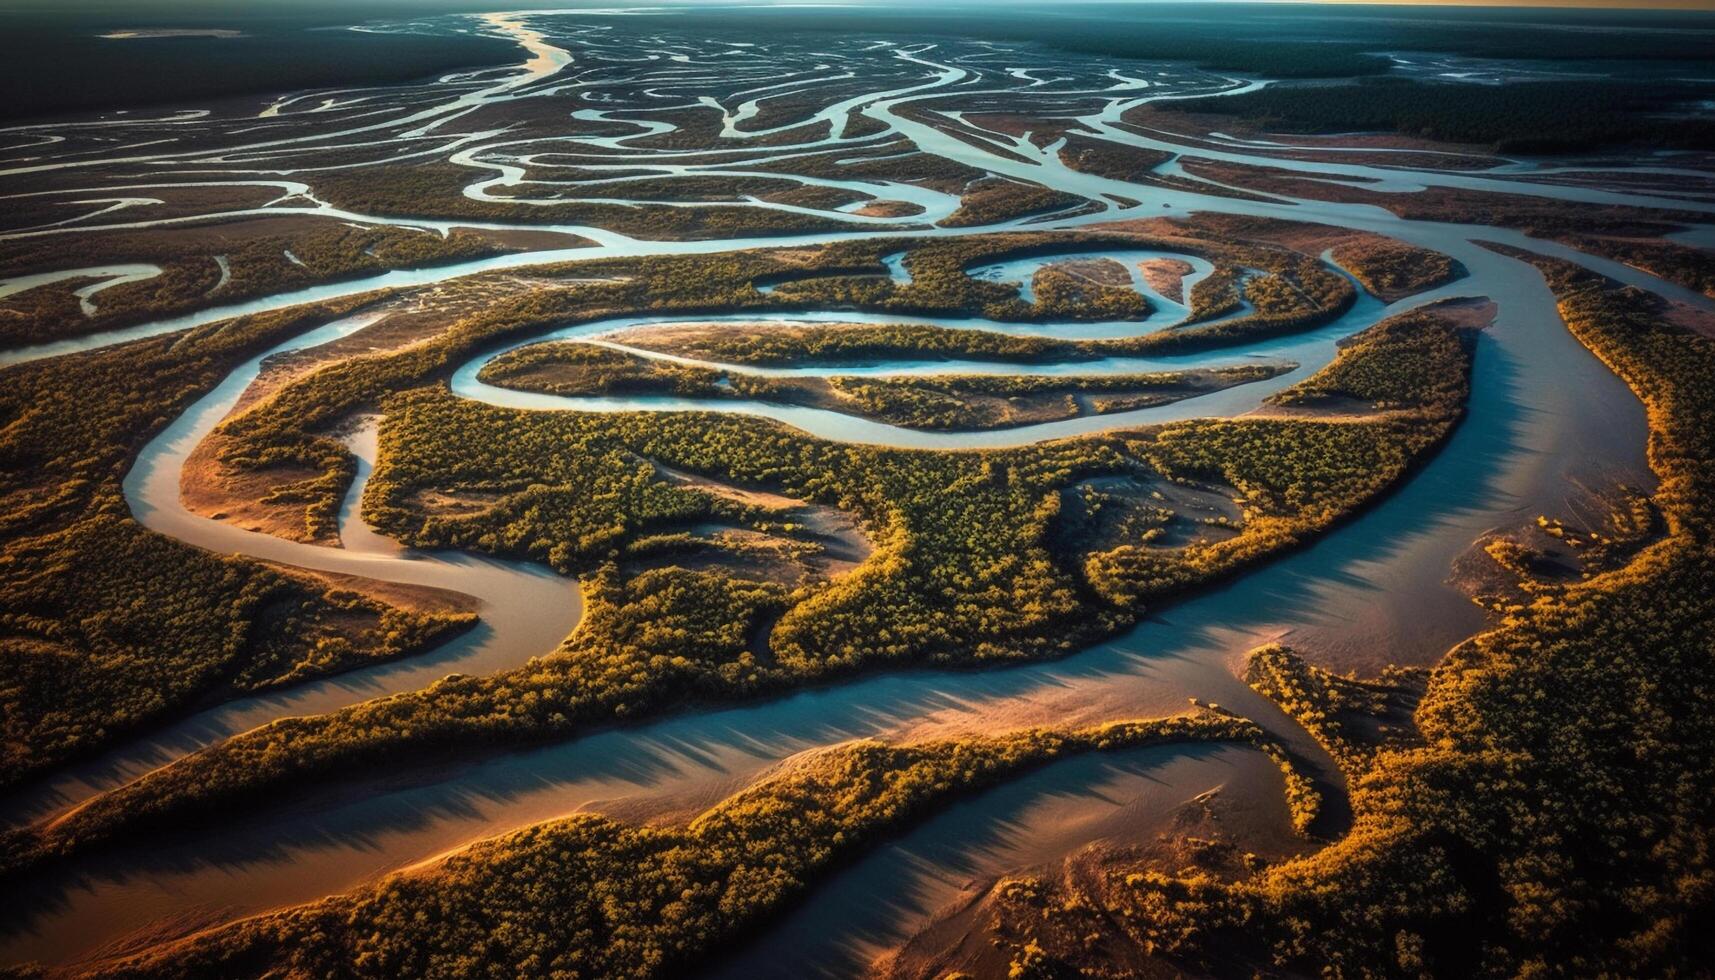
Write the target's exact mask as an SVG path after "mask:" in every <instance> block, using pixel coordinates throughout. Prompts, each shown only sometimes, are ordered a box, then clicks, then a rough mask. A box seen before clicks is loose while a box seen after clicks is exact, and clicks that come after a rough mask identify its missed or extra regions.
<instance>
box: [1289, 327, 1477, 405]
mask: <svg viewBox="0 0 1715 980" xmlns="http://www.w3.org/2000/svg"><path fill="white" fill-rule="evenodd" d="M1469 357H1470V338H1469V334H1468V333H1467V332H1465V331H1462V330H1460V329H1458V328H1457V327H1455V326H1452V325H1449V324H1448V322H1447V321H1446V320H1445V319H1444V318H1443V317H1442V316H1440V315H1438V314H1436V313H1435V312H1434V310H1425V311H1413V312H1410V313H1406V314H1404V315H1402V316H1396V317H1391V318H1389V319H1387V320H1384V321H1382V322H1381V323H1378V324H1376V325H1375V326H1373V327H1371V328H1369V329H1368V330H1365V331H1364V332H1363V333H1360V334H1357V335H1355V336H1353V337H1351V338H1349V339H1348V340H1346V341H1345V342H1344V343H1343V344H1342V345H1341V348H1340V355H1339V356H1338V357H1336V358H1335V359H1334V362H1333V363H1332V364H1329V365H1328V366H1327V367H1326V368H1323V369H1322V370H1321V371H1319V372H1317V374H1316V376H1315V377H1313V378H1309V379H1307V380H1306V381H1304V382H1303V383H1301V384H1298V385H1294V386H1293V387H1291V388H1288V389H1287V390H1285V391H1283V392H1280V393H1279V394H1276V395H1274V396H1273V397H1271V398H1270V399H1269V400H1270V401H1272V402H1274V403H1275V404H1278V405H1291V406H1312V405H1318V404H1326V403H1330V402H1334V403H1338V402H1340V401H1342V400H1350V401H1356V402H1361V403H1364V404H1365V405H1368V406H1370V407H1372V408H1380V409H1420V410H1424V411H1430V412H1434V413H1437V414H1443V415H1444V414H1447V413H1450V412H1456V411H1458V409H1459V406H1460V405H1461V404H1462V403H1463V402H1464V400H1465V395H1466V386H1465V383H1464V376H1463V373H1462V372H1460V371H1459V370H1457V369H1456V367H1455V365H1458V364H1460V363H1463V362H1464V361H1466V360H1467V359H1469Z"/></svg>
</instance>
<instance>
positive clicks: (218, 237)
mask: <svg viewBox="0 0 1715 980" xmlns="http://www.w3.org/2000/svg"><path fill="white" fill-rule="evenodd" d="M259 224H261V225H262V226H263V227H261V228H257V229H255V232H254V233H249V234H246V233H234V234H228V233H226V232H225V231H223V230H222V229H221V228H220V226H212V227H210V228H208V229H206V230H205V229H195V230H194V231H193V232H178V233H176V235H175V234H159V233H157V234H154V235H143V234H110V235H104V236H96V237H94V238H91V237H89V236H78V237H69V236H67V237H59V238H48V239H26V240H24V241H19V242H12V243H8V244H6V245H3V246H0V268H6V269H8V270H9V271H17V272H26V271H51V270H55V269H65V268H82V267H86V266H92V265H99V264H111V263H119V262H150V263H155V264H157V265H159V266H160V267H161V274H160V275H157V276H154V277H151V278H148V279H144V280H141V281H138V282H130V283H121V284H119V285H116V286H111V287H108V288H106V289H103V290H102V291H101V292H100V293H98V294H96V296H95V300H96V308H95V313H94V315H93V316H85V315H84V313H83V310H82V309H81V308H80V306H79V304H78V303H77V301H76V300H75V298H73V296H72V290H73V289H76V288H78V287H79V286H81V285H85V284H87V281H84V280H77V281H71V282H61V283H56V284H54V285H51V286H40V287H37V288H35V289H29V290H25V291H23V292H20V293H15V294H13V295H12V296H8V297H6V298H5V299H4V300H0V344H3V345H5V346H8V347H14V346H19V345H23V344H33V343H41V342H43V341H48V340H54V339H57V338H61V337H71V336H78V335H82V334H87V333H94V332H96V331H98V330H112V329H115V328H118V327H123V326H129V325H131V324H134V323H142V322H144V321H146V320H154V319H160V318H163V317H169V316H174V315H176V314H180V313H188V312H190V311H192V310H197V309H201V308H203V307H205V306H209V305H219V304H225V303H236V302H240V301H242V300H246V299H252V298H255V297H257V296H264V295H268V294H271V293H280V292H287V291H290V290H293V289H301V288H304V287H306V286H312V285H316V284H319V283H326V282H335V281H338V280H340V279H349V278H354V277H357V276H363V275H368V274H371V273H375V272H381V271H385V270H387V269H399V268H420V267H423V266H429V265H436V264H443V263H448V262H456V261H460V260H464V259H474V258H480V257H482V256H485V255H495V254H498V253H500V252H503V251H507V249H505V248H503V247H501V246H500V245H498V244H497V243H496V242H494V241H493V240H491V239H489V238H487V237H485V236H483V235H481V234H478V233H476V232H471V231H467V230H464V229H459V230H455V231H453V232H452V233H451V234H449V235H448V236H447V237H445V238H442V237H441V236H439V235H436V234H430V233H425V232H421V231H414V230H411V229H407V228H353V227H351V226H349V225H345V224H341V223H331V222H330V223H328V224H325V225H324V224H311V225H309V226H308V227H303V226H301V225H294V224H290V223H286V222H281V223H280V226H279V227H278V228H276V227H273V226H271V225H269V224H268V223H266V222H263V223H259ZM240 227H243V226H240ZM288 253H290V257H288ZM216 255H219V256H220V257H221V258H222V259H224V260H225V261H226V266H227V270H228V272H229V275H228V276H224V277H223V274H222V271H221V267H220V264H219V263H218V262H216V261H215V256H216ZM293 259H296V260H297V261H293ZM223 278H224V281H223Z"/></svg>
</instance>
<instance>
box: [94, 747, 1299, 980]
mask: <svg viewBox="0 0 1715 980" xmlns="http://www.w3.org/2000/svg"><path fill="white" fill-rule="evenodd" d="M1221 741H1226V742H1233V741H1236V742H1247V743H1251V744H1255V745H1259V746H1261V745H1268V746H1270V747H1273V746H1274V742H1273V740H1272V739H1270V738H1269V737H1268V736H1267V735H1265V734H1264V733H1263V732H1262V730H1261V729H1259V728H1258V727H1257V726H1256V725H1254V724H1252V723H1251V722H1249V721H1244V720H1241V719H1237V718H1230V717H1226V716H1218V715H1194V716H1179V717H1174V718H1165V719H1161V720H1159V721H1143V722H1120V723H1115V724H1110V725H1104V726H1102V727H1100V728H1094V729H1083V730H1073V731H1066V730H1058V731H1057V730H1050V729H1033V730H1028V731H1022V732H1017V733H1014V734H1010V735H1001V736H994V737H980V738H969V739H963V740H958V741H945V742H928V743H922V744H916V745H898V746H895V745H885V744H882V743H879V742H874V741H865V742H857V743H852V744H848V745H843V746H840V747H837V748H833V749H828V750H825V751H823V752H820V753H817V754H815V755H813V756H811V757H809V758H808V759H805V760H801V761H798V762H795V763H794V764H792V765H791V767H790V768H788V769H787V770H786V771H785V772H784V773H782V774H780V775H778V776H775V777H773V778H770V779H768V780H767V781H765V782H762V783H759V784H757V785H755V786H753V787H751V788H749V789H747V790H745V791H743V792H741V793H739V794H737V795H735V796H733V797H731V798H729V799H727V800H725V801H723V802H721V803H720V804H719V805H717V806H715V807H714V808H713V809H710V810H708V811H706V812H705V813H703V814H701V815H700V816H698V817H696V818H695V819H693V820H692V821H690V823H689V824H688V825H686V826H683V827H649V826H633V825H628V824H623V823H618V822H616V821H613V820H610V819H607V818H605V817H600V816H595V815H592V814H585V815H579V816H574V817H570V818H567V819H564V820H556V821H551V822H549V823H543V824H538V825H536V826H534V827H530V828H528V829H526V830H522V831H518V832H516V833H512V834H507V835H506V836H503V837H498V838H495V839H493V840H487V841H483V842H481V843H478V844H476V845H473V846H472V847H470V848H468V849H467V850H464V851H461V852H460V853H458V854H456V855H454V856H453V857H451V858H449V859H448V860H446V861H445V862H443V863H442V864H440V865H438V866H437V867H435V868H434V869H432V870H430V871H427V872H420V873H407V874H400V875H395V876H393V877H391V878H388V879H386V880H385V881H383V882H381V883H380V884H379V885H376V886H374V887H371V888H367V889H364V890H362V891H358V892H355V893H352V894H350V895H342V896H336V897H334V898H329V899H324V900H322V901H320V902H316V903H313V904H311V905H307V906H303V907H300V908H296V909H291V910H288V911H285V912H276V913H270V914H267V915H264V916H260V917H257V918H252V919H246V920H243V921H241V922H238V923H235V924H233V925H229V926H225V927H222V928H220V929H216V930H214V931H212V932H208V933H203V934H201V935H199V936H196V937H194V938H191V939H187V940H184V941H181V942H179V943H176V944H172V945H169V946H167V947H165V948H163V949H161V950H158V951H152V952H150V953H146V954H143V955H141V956H138V957H135V958H132V959H129V960H125V961H122V962H119V963H114V964H109V965H107V966H104V967H101V968H98V970H97V971H96V972H106V971H107V970H108V969H111V970H112V971H114V972H119V973H123V974H125V975H128V976H138V977H190V976H207V975H212V974H230V973H234V972H244V973H272V972H285V973H292V974H303V975H314V976H335V975H341V976H343V975H352V976H437V975H460V976H472V975H481V976H490V975H492V976H546V975H569V976H601V977H659V976H671V975H676V974H679V973H682V972H684V971H686V970H688V969H690V968H691V967H692V965H693V964H694V963H696V962H698V961H699V958H700V957H703V956H706V955H708V954H710V953H713V952H715V951H717V950H719V949H721V948H723V947H725V946H727V945H729V944H730V943H732V942H733V941H735V940H736V939H737V938H738V937H739V936H741V935H742V934H744V933H745V932H747V931H749V930H753V929H755V928H757V927H758V926H759V925H761V924H762V923H763V922H764V921H765V920H766V919H767V918H768V917H769V916H771V915H775V914H778V913H779V912H780V911H781V910H783V909H784V908H785V907H786V906H787V904H788V903H789V902H791V901H792V900H793V899H795V898H797V897H799V896H801V895H802V894H803V893H805V892H806V891H807V890H809V888H810V887H811V885H812V884H813V883H814V882H815V881H816V880H817V879H819V878H821V877H824V876H825V875H826V874H827V872H828V871H829V870H831V869H832V868H833V867H834V866H836V865H837V864H838V863H839V862H841V861H844V860H849V859H850V858H852V857H853V856H855V855H856V854H858V853H861V851H862V850H863V849H864V848H865V847H866V846H869V845H871V844H873V843H874V842H875V841H877V840H878V839H879V838H880V837H882V836H883V835H885V834H887V833H889V832H894V831H897V830H900V829H902V828H904V827H907V826H910V825H911V824H914V823H917V822H919V821H921V820H923V819H925V818H927V817H929V816H931V815H933V814H934V813H935V812H937V811H938V810H939V809H941V808H942V807H944V806H945V805H946V804H947V802H948V801H949V800H951V799H953V798H956V797H957V796H960V795H964V794H968V793H971V792H973V791H975V790H978V789H981V788H983V787H985V786H988V785H991V784H994V783H996V782H999V781H1001V780H1004V779H1007V778H1011V777H1014V776H1017V775H1018V774H1020V773H1021V772H1024V771H1026V770H1028V769H1032V768H1036V767H1040V766H1042V765H1045V764H1047V763H1049V762H1052V761H1054V760H1057V759H1063V758H1067V757H1070V756H1073V755H1076V754H1081V753H1086V752H1092V751H1103V750H1105V751H1115V750H1120V749H1125V748H1137V747H1142V746H1148V745H1163V744H1174V743H1185V742H1221Z"/></svg>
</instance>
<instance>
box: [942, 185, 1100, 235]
mask: <svg viewBox="0 0 1715 980" xmlns="http://www.w3.org/2000/svg"><path fill="white" fill-rule="evenodd" d="M1082 201H1083V198H1081V197H1078V196H1077V195H1076V194H1068V193H1066V192H1065V191H1057V190H1054V189H1053V188H1049V187H1044V186H1042V185H1041V184H1026V183H1022V182H1020V181H1016V180H1009V179H1007V178H1005V177H983V178H980V179H978V180H975V181H972V182H971V183H970V184H969V185H968V186H966V188H965V192H964V194H963V195H962V196H961V197H960V198H959V209H958V210H957V211H954V212H953V213H952V214H950V215H948V216H947V217H945V218H943V219H941V226H942V227H943V228H971V227H975V226H977V225H993V224H999V223H1000V222H1002V221H1013V220H1016V219H1018V218H1023V217H1028V216H1029V215H1033V214H1043V213H1046V212H1049V211H1060V210H1063V209H1065V208H1069V207H1072V206H1073V205H1076V204H1078V203H1080V202H1082Z"/></svg>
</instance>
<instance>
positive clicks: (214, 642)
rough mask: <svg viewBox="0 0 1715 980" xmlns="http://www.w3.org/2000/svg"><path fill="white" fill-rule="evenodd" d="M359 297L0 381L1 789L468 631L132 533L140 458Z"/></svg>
mask: <svg viewBox="0 0 1715 980" xmlns="http://www.w3.org/2000/svg"><path fill="white" fill-rule="evenodd" d="M357 302H359V301H357V300H352V301H345V302H343V303H340V304H324V305H322V306H317V307H310V308H305V309H298V310H294V311H290V312H282V313H271V314H262V315H257V316H252V317H245V318H242V319H238V320H233V321H226V322H223V323H218V324H213V325H210V326H208V327H204V328H201V329H198V330H196V331H193V332H192V333H190V334H188V335H185V336H184V337H182V338H181V337H173V336H168V337H158V338H153V339H150V340H145V341H139V342H137V343H135V344H128V345H125V346H123V347H116V348H112V349H108V350H102V351H97V352H93V353H89V354H83V355H78V356H75V357H62V358H53V359H50V360H43V361H35V362H31V363H28V364H23V365H19V366H15V367H10V368H7V369H5V371H4V373H3V375H0V376H3V377H4V383H3V384H0V419H4V426H3V427H0V501H3V505H0V515H4V516H3V517H0V537H3V539H4V541H5V547H4V551H3V552H0V595H3V596H4V599H5V601H4V612H0V632H3V634H4V636H3V638H0V649H3V651H4V656H0V717H3V718H4V723H3V724H4V732H5V739H4V744H5V749H4V755H3V758H0V774H3V776H0V784H10V783H15V782H17V781H18V780H21V779H23V778H25V777H27V776H29V775H31V774H33V773H37V772H40V771H41V770H43V769H45V768H47V767H50V766H53V765H55V764H57V763H61V762H64V761H66V760H68V759H71V758H74V757H77V756H80V755H87V754H89V753H91V752H93V751H96V750H98V749H100V748H103V747H105V746H107V745H109V744H111V743H112V742H114V741H115V740H116V739H119V738H122V737H124V736H125V735H127V734H130V733H132V732H134V731H136V730H137V729H139V728H141V727H143V726H146V725H149V724H152V723H158V722H160V721H161V720H163V719H165V718H168V717H171V716H173V715H175V714H182V713H184V712H186V711H188V710H190V709H192V708H194V707H195V706H197V705H199V704H208V703H213V702H217V701H219V700H223V699H225V698H229V697H233V696H236V695H238V694H242V693H248V692H253V691H258V690H263V689H266V688H269V687H277V686H280V685H283V684H287V683H291V682H293V681H297V680H302V679H304V678H308V677H315V676H320V675H325V674H329V673H334V672H337V671H340V670H344V669H348V668H350V667H353V666H357V665H360V664H363V663H369V662H374V661H376V660H379V659H384V658H388V657H394V656H398V655H400V654H403V653H408V652H412V651H414V650H419V649H422V648H424V647H425V646H427V645H429V644H431V643H433V642H436V641H437V640H438V639H440V638H441V637H444V636H446V635H447V634H448V632H449V631H450V630H452V629H456V628H460V627H462V626H464V625H468V624H469V622H470V618H469V617H464V616H444V615H420V614H416V613H408V612H405V611H403V610H400V609H396V608H393V607H390V606H387V605H384V604H382V603H379V602H376V601H374V600H371V599H367V598H363V597H361V596H358V595H356V594H354V593H351V592H346V591H342V590H337V589H330V588H328V587H327V586H326V585H325V584H324V583H321V582H319V581H316V580H312V579H309V578H305V577H299V576H295V575H288V574H284V573H281V572H279V571H275V570H273V569H271V568H269V567H267V566H264V565H262V564H260V563H257V562H252V561H247V560H242V559H236V558H232V557H227V556H220V555H213V554H209V553H207V552H204V551H201V550H199V549H196V548H192V547H189V546H187V545H183V544H179V543H178V542H176V541H173V540H171V539H168V538H165V537H162V536H160V535H157V534H154V533H153V532H150V531H146V530H144V529H143V528H142V527H140V526H139V525H138V524H137V523H136V522H135V521H133V520H132V519H131V516H130V513H129V510H128V508H127V507H126V504H125V500H124V497H123V496H122V493H121V489H120V481H121V480H122V478H123V477H124V474H125V472H126V470H127V469H129V467H130V465H131V462H132V458H133V455H134V454H135V453H136V452H137V451H138V450H139V449H140V448H141V447H142V445H143V444H144V442H146V441H147V440H148V439H149V438H150V437H151V436H152V435H153V434H154V433H156V432H158V431H159V430H160V429H161V428H162V427H163V426H165V425H166V424H167V422H168V421H169V420H170V419H171V418H172V417H173V416H174V415H175V414H176V413H177V412H178V411H180V410H182V409H184V408H186V407H188V406H189V405H190V403H191V402H192V401H193V400H194V399H195V398H196V397H197V396H198V395H199V394H201V393H202V392H204V391H206V390H207V389H209V388H210V387H212V386H213V385H214V384H215V383H217V382H218V381H219V380H220V378H221V377H222V376H223V375H224V374H225V372H226V371H228V370H230V369H231V368H233V367H234V366H236V365H237V364H238V363H239V362H240V361H241V360H242V359H243V358H244V357H246V356H249V355H251V354H254V353H255V352H256V351H257V350H259V349H262V348H264V347H265V346H266V345H267V344H269V343H272V342H276V341H278V340H279V339H282V338H284V337H288V336H291V335H292V334H294V333H297V332H301V331H302V330H304V329H307V328H308V327H309V326H312V325H315V324H317V323H320V322H323V321H325V320H328V319H331V318H333V317H334V316H336V315H337V314H339V313H341V312H343V311H346V310H349V309H351V308H352V307H353V306H354V305H355V304H356V303H357Z"/></svg>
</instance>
